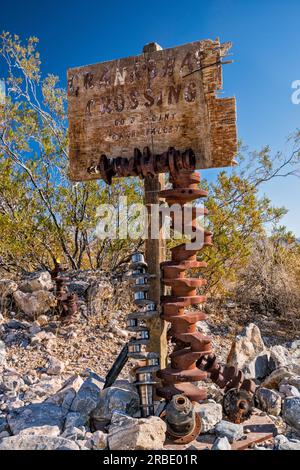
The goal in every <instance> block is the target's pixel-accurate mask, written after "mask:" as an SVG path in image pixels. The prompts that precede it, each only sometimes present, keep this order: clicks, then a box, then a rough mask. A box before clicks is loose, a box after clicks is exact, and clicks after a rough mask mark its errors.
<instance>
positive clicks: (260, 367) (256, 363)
mask: <svg viewBox="0 0 300 470" xmlns="http://www.w3.org/2000/svg"><path fill="white" fill-rule="evenodd" d="M269 359H270V353H269V351H263V352H261V353H260V354H258V355H257V356H256V357H254V359H252V361H250V362H249V363H247V364H245V365H244V367H243V372H244V374H245V378H246V379H258V380H262V379H264V378H265V377H266V376H267V375H268V374H269V373H270V368H269Z"/></svg>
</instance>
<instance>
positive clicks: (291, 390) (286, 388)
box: [279, 384, 300, 398]
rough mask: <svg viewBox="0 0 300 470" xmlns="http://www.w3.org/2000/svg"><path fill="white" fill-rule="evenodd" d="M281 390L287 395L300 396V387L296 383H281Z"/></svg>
mask: <svg viewBox="0 0 300 470" xmlns="http://www.w3.org/2000/svg"><path fill="white" fill-rule="evenodd" d="M279 392H280V393H281V394H282V395H283V396H284V397H285V398H287V397H300V392H299V390H298V388H296V387H294V385H289V384H281V385H279Z"/></svg>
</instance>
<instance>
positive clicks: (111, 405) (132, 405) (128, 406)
mask: <svg viewBox="0 0 300 470" xmlns="http://www.w3.org/2000/svg"><path fill="white" fill-rule="evenodd" d="M139 405H140V401H139V395H138V392H137V390H136V388H135V386H134V385H132V384H130V383H129V382H126V381H122V382H116V385H113V386H111V387H107V388H105V389H104V390H102V391H101V393H100V395H99V403H98V405H97V408H96V409H95V410H94V411H93V413H92V423H93V426H94V428H95V429H100V430H101V429H104V427H105V426H106V425H107V424H108V423H109V422H110V420H111V417H112V414H113V413H114V412H120V413H124V414H126V415H128V416H135V415H136V414H137V413H138V411H139Z"/></svg>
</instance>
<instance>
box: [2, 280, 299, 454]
mask: <svg viewBox="0 0 300 470" xmlns="http://www.w3.org/2000/svg"><path fill="white" fill-rule="evenodd" d="M115 288H116V286H115V285H114V283H113V282H112V281H110V280H109V279H107V278H104V279H102V280H101V278H99V276H98V277H97V276H96V275H95V273H88V274H85V273H78V272H77V273H76V276H75V275H74V277H72V276H71V282H70V284H69V289H70V291H73V292H76V293H77V294H78V296H79V306H80V309H79V314H78V316H77V318H76V319H74V321H73V322H72V323H71V324H69V325H64V324H62V323H61V322H60V320H59V318H57V317H56V313H55V295H54V292H53V284H52V280H51V276H50V275H49V274H48V273H45V272H40V273H34V274H32V275H30V276H28V277H26V278H24V279H21V280H19V281H16V282H15V281H12V280H9V279H3V280H0V298H1V299H2V312H3V313H2V315H1V316H0V335H1V336H0V450H1V449H16V450H19V449H51V450H52V449H56V450H102V449H107V448H109V449H112V450H114V449H120V450H129V449H144V450H148V449H162V448H163V447H164V445H165V440H166V424H165V422H164V421H163V420H162V419H161V418H160V417H159V416H153V417H150V418H147V419H145V418H141V417H140V408H139V395H138V393H137V389H136V387H135V386H134V384H133V383H131V382H130V380H128V378H129V379H130V373H129V370H130V364H129V365H128V367H127V369H125V370H124V373H123V378H122V376H121V377H120V380H118V381H117V382H116V383H115V384H114V385H113V386H112V387H109V388H107V389H103V385H104V382H105V375H106V373H107V371H108V369H109V368H110V366H111V365H112V362H113V357H114V356H116V354H117V353H118V352H119V350H120V349H121V347H122V346H123V344H124V343H125V342H126V340H127V336H128V335H127V332H126V331H125V329H124V327H125V323H124V317H125V316H126V314H127V312H129V311H130V308H131V306H130V303H129V301H128V300H127V298H126V292H125V293H123V292H122V293H120V295H119V294H117V295H116V297H113V293H114V292H115ZM123 291H124V289H123ZM122 296H123V297H122ZM124 296H125V297H124ZM118 303H119V305H118ZM112 305H114V308H113V307H112ZM121 305H122V307H123V308H122V310H121V308H120V307H121ZM206 328H207V330H208V331H209V329H210V328H211V329H212V326H210V325H206ZM210 334H211V335H212V336H213V341H214V347H215V348H216V349H217V350H218V348H220V349H221V348H223V350H224V342H222V344H221V343H220V344H219V343H218V341H219V340H218V336H217V335H216V336H214V335H213V334H212V331H211V332H210ZM222 335H223V332H222ZM222 335H220V337H221V338H222ZM228 349H230V351H229V354H228V363H229V364H231V365H236V366H238V367H240V368H242V370H243V371H244V373H245V375H246V376H247V377H253V378H255V380H256V382H257V385H258V389H257V392H256V394H255V403H256V407H257V409H258V412H259V413H264V414H267V415H268V416H270V418H271V419H272V420H273V422H274V424H275V426H276V428H277V433H278V435H277V436H276V437H275V439H273V440H272V441H271V442H268V443H267V444H265V445H262V446H259V448H264V449H265V448H267V449H274V450H288V449H295V450H296V449H299V448H300V341H294V342H290V343H288V342H287V343H285V344H280V345H273V346H270V347H267V346H266V345H265V342H264V339H263V338H262V336H261V333H260V330H259V328H258V327H257V326H256V325H254V324H249V325H248V326H247V327H246V328H245V330H244V331H243V332H242V333H241V334H240V335H238V336H237V337H236V338H235V340H234V341H233V343H232V345H231V348H228ZM125 378H126V379H125ZM208 388H209V392H210V393H209V399H208V400H207V401H206V402H204V403H201V404H197V405H196V406H195V410H196V412H197V413H198V414H199V416H200V418H201V421H202V430H201V436H203V435H208V436H210V437H211V438H212V439H213V440H214V442H213V445H212V450H230V449H231V446H232V445H233V443H235V442H236V441H239V440H243V439H245V429H244V427H243V425H240V424H233V423H230V422H228V421H227V420H226V418H225V417H224V415H223V410H222V404H221V403H222V396H223V395H222V391H220V390H219V389H218V387H216V386H215V385H214V384H211V383H209V384H208ZM157 405H158V407H157V409H162V408H163V406H162V404H161V403H157ZM157 414H159V412H158V411H157ZM192 445H193V443H191V448H192Z"/></svg>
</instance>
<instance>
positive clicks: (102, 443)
mask: <svg viewBox="0 0 300 470" xmlns="http://www.w3.org/2000/svg"><path fill="white" fill-rule="evenodd" d="M92 440H93V449H106V448H107V445H108V435H107V434H105V433H104V432H102V431H96V432H94V433H93V437H92Z"/></svg>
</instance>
